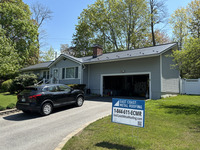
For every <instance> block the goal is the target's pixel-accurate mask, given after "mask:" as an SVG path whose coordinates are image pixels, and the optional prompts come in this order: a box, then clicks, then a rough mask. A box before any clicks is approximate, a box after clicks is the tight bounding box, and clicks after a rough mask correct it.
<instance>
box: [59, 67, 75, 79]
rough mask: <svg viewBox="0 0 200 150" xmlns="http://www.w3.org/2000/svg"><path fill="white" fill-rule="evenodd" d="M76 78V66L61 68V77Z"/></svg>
mask: <svg viewBox="0 0 200 150" xmlns="http://www.w3.org/2000/svg"><path fill="white" fill-rule="evenodd" d="M65 78H66V79H75V78H78V67H71V68H62V79H65Z"/></svg>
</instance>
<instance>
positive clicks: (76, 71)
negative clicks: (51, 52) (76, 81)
mask: <svg viewBox="0 0 200 150" xmlns="http://www.w3.org/2000/svg"><path fill="white" fill-rule="evenodd" d="M75 78H78V67H76V69H75Z"/></svg>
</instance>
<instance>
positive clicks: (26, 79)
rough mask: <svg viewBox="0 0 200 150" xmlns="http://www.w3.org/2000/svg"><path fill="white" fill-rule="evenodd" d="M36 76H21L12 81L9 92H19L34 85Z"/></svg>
mask: <svg viewBox="0 0 200 150" xmlns="http://www.w3.org/2000/svg"><path fill="white" fill-rule="evenodd" d="M37 82H38V81H37V76H36V75H35V74H30V75H28V74H21V75H19V76H18V77H16V78H15V79H14V80H13V84H12V87H11V92H12V93H14V92H17V93H19V92H21V91H22V90H23V89H24V88H25V87H26V86H30V85H34V84H36V83H37Z"/></svg>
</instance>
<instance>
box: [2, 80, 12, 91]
mask: <svg viewBox="0 0 200 150" xmlns="http://www.w3.org/2000/svg"><path fill="white" fill-rule="evenodd" d="M12 83H13V80H12V79H9V80H6V81H4V82H3V83H2V84H1V90H2V91H3V92H10V91H11V86H12Z"/></svg>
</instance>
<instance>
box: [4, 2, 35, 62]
mask: <svg viewBox="0 0 200 150" xmlns="http://www.w3.org/2000/svg"><path fill="white" fill-rule="evenodd" d="M0 15H1V17H0V25H1V27H2V31H3V32H2V33H3V34H4V36H5V37H6V38H7V39H9V40H11V41H12V42H10V46H13V47H14V49H15V50H16V52H17V53H18V54H19V57H20V58H21V59H20V65H22V66H25V65H30V64H35V63H37V62H38V56H39V49H38V42H37V36H38V32H37V31H38V28H37V26H35V25H34V22H33V20H32V19H31V18H30V16H31V12H30V10H29V7H28V5H26V4H24V3H23V1H22V0H2V1H1V2H0Z"/></svg>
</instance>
